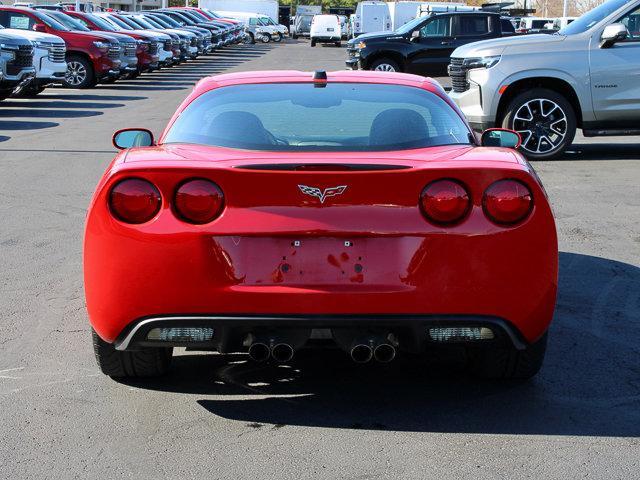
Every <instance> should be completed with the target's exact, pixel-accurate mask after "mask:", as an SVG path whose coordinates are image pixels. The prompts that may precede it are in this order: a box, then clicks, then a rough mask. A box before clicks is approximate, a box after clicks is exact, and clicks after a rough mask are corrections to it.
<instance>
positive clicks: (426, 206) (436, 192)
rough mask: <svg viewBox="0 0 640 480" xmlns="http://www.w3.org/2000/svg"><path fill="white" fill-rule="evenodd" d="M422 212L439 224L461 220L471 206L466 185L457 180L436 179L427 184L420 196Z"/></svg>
mask: <svg viewBox="0 0 640 480" xmlns="http://www.w3.org/2000/svg"><path fill="white" fill-rule="evenodd" d="M420 206H421V208H422V213H423V214H424V216H425V217H427V219H428V220H430V221H431V222H433V223H437V224H443V225H447V224H453V223H458V222H459V221H461V220H462V219H463V218H464V217H465V216H466V215H467V213H468V212H469V209H470V208H471V199H470V197H469V194H468V193H467V190H466V189H465V187H464V186H463V185H462V184H461V183H459V182H457V181H455V180H447V179H445V180H436V181H434V182H431V183H430V184H429V185H427V186H426V187H425V188H424V190H423V191H422V195H421V196H420Z"/></svg>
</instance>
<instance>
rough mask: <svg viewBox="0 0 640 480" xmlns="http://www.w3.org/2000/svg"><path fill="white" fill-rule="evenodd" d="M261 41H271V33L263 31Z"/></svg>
mask: <svg viewBox="0 0 640 480" xmlns="http://www.w3.org/2000/svg"><path fill="white" fill-rule="evenodd" d="M261 41H262V43H269V42H270V41H271V35H270V34H269V33H263V34H262V37H261Z"/></svg>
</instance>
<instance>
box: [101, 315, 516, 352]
mask: <svg viewBox="0 0 640 480" xmlns="http://www.w3.org/2000/svg"><path fill="white" fill-rule="evenodd" d="M438 327H440V328H442V327H445V328H451V327H468V328H473V327H485V328H489V329H490V330H491V331H492V332H493V333H494V335H495V338H493V339H490V340H476V341H471V340H467V341H461V340H458V341H454V342H437V341H435V340H433V338H432V337H431V336H430V334H429V329H430V328H438ZM154 328H211V329H213V338H212V339H211V340H208V341H169V342H168V341H158V340H149V339H147V335H148V334H149V332H150V331H151V330H153V329H154ZM261 331H264V332H268V331H277V332H278V334H280V335H283V336H288V335H287V332H293V331H295V332H296V336H300V335H301V336H302V339H301V341H300V342H299V343H300V344H301V345H304V344H305V343H306V342H307V341H308V340H310V339H314V338H318V337H321V338H322V339H325V340H328V339H332V338H336V337H340V335H341V333H340V332H355V331H363V332H374V331H380V332H392V333H393V334H394V336H395V337H396V338H398V340H399V345H400V346H401V347H400V348H401V349H402V350H405V351H409V352H413V353H419V352H422V351H424V350H425V349H426V348H428V347H429V346H430V345H443V344H447V345H452V344H469V343H473V344H475V345H480V344H484V345H486V344H489V343H494V344H495V343H496V342H500V343H505V342H506V343H508V344H510V345H512V346H514V347H515V348H517V349H519V350H522V349H524V348H526V346H527V341H526V340H525V339H524V338H523V337H522V336H521V335H520V333H519V332H518V330H517V329H516V328H514V327H513V325H511V324H510V323H509V322H507V321H505V320H503V319H500V318H495V317H482V316H471V315H469V316H446V315H424V316H420V315H366V316H365V315H313V316H293V315H289V316H268V315H251V316H239V315H237V316H225V315H173V316H171V315H170V316H154V317H149V318H142V319H139V320H137V321H135V322H132V323H131V324H130V325H129V326H128V327H127V328H126V329H125V330H124V331H123V332H122V333H121V334H120V335H119V336H118V338H117V339H116V341H115V342H114V345H115V347H116V349H117V350H135V349H137V348H140V347H150V346H151V347H153V346H173V347H193V348H215V349H216V350H218V351H219V352H232V351H238V350H241V349H242V342H243V339H244V338H246V336H247V335H248V334H253V335H256V334H258V335H260V332H261Z"/></svg>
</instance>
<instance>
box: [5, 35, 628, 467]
mask: <svg viewBox="0 0 640 480" xmlns="http://www.w3.org/2000/svg"><path fill="white" fill-rule="evenodd" d="M345 56H346V55H345V51H344V49H339V48H336V47H329V46H327V47H323V46H318V47H315V48H311V47H310V46H309V44H308V42H305V41H293V40H290V41H288V42H287V43H286V44H282V45H274V44H268V45H255V46H237V47H233V48H228V49H225V50H224V51H221V52H218V53H216V54H214V55H213V56H211V57H205V58H202V59H198V60H197V61H195V62H190V63H188V64H185V65H182V66H178V67H174V68H172V69H168V70H167V71H160V72H156V73H153V74H147V75H143V76H142V77H141V78H140V79H138V80H132V81H125V82H118V83H116V84H114V85H105V86H99V87H98V88H96V89H93V90H86V91H73V90H65V89H61V88H56V89H48V90H47V91H46V92H45V93H43V94H42V95H39V96H38V97H37V98H36V99H29V100H27V99H20V100H8V101H6V102H2V103H1V104H0V271H1V276H0V312H2V317H1V318H2V322H1V324H0V325H1V326H2V329H1V330H0V412H1V413H0V432H2V434H1V435H0V478H19V479H27V478H37V479H40V478H65V479H66V478H83V479H84V478H154V479H164V478H167V479H176V478H212V479H216V478H220V479H223V478H224V479H240V478H253V479H255V478H258V479H271V478H273V479H307V478H309V479H311V478H314V479H315V478H345V479H379V478H402V479H405V478H406V479H425V478H438V479H440V478H455V479H460V478H474V479H476V478H509V479H518V478H558V479H567V478H606V479H631V478H640V142H639V139H638V137H635V138H633V137H628V138H605V139H585V138H583V137H581V136H578V137H577V138H576V144H575V145H574V146H573V147H572V148H571V151H570V152H568V153H567V154H566V155H565V156H564V157H563V158H562V159H561V160H557V161H551V162H537V163H535V165H534V166H535V168H536V170H537V171H538V173H539V174H540V176H541V177H542V180H543V182H544V184H545V186H546V188H547V192H548V194H549V197H550V199H551V203H552V204H553V208H554V210H555V214H556V217H557V224H558V231H559V246H560V251H561V254H560V289H559V298H558V306H557V310H556V315H555V319H554V323H553V325H552V327H551V333H550V343H549V350H548V354H547V358H546V361H545V364H544V366H543V368H542V370H541V372H540V374H539V375H538V376H537V377H536V378H535V379H533V380H532V381H529V382H524V383H522V382H520V383H507V384H505V383H492V382H479V381H476V380H473V379H470V378H468V377H466V376H465V375H464V374H462V373H460V372H459V371H458V370H457V369H456V366H455V365H438V364H429V365H428V366H425V365H423V364H421V363H420V364H418V363H416V362H414V361H412V360H409V359H402V358H399V359H398V360H397V361H396V362H394V363H392V364H390V365H388V366H385V367H384V368H382V367H366V368H362V367H359V366H356V365H354V364H352V363H351V362H350V361H349V360H347V359H346V358H345V357H344V355H342V354H330V353H327V354H323V355H322V356H321V357H316V356H314V355H313V354H307V355H302V356H301V358H299V359H298V360H297V361H296V362H294V363H293V364H292V365H290V366H281V367H267V366H262V365H255V364H251V363H248V362H247V361H246V357H245V356H244V355H218V354H210V353H204V354H203V353H194V352H188V351H185V350H179V351H177V352H176V355H177V357H176V358H175V362H174V364H173V366H172V369H171V373H170V375H169V376H168V377H167V378H163V379H159V380H153V381H129V382H116V381H114V380H111V379H110V378H108V377H104V376H103V375H101V374H100V373H99V372H98V369H97V367H96V365H95V361H94V358H93V352H92V348H91V342H90V333H89V332H90V330H89V325H88V322H87V314H86V310H85V306H84V296H83V281H82V229H83V223H84V218H85V212H86V209H87V206H88V203H89V200H90V196H91V194H92V191H93V189H94V187H95V185H96V183H97V181H98V179H99V178H100V176H101V174H102V172H103V171H104V169H105V168H106V166H107V165H108V164H109V162H110V160H111V158H112V157H113V155H114V149H113V147H112V146H111V135H112V133H113V132H114V131H115V130H117V129H119V128H123V127H136V126H142V127H148V128H150V129H152V130H153V131H154V132H156V133H159V132H160V131H161V130H162V128H163V127H164V125H165V124H166V122H167V120H168V119H169V117H170V115H171V114H172V113H173V111H174V110H175V107H176V106H177V105H178V104H179V103H180V102H181V101H182V99H183V98H184V97H185V96H186V95H187V94H188V92H189V91H190V89H191V87H192V85H193V84H194V83H195V82H196V81H197V80H198V79H199V78H201V77H203V76H206V75H211V74H216V73H221V72H230V71H242V70H263V69H264V70H266V69H302V70H314V69H319V68H322V69H326V70H335V69H342V68H343V65H344V58H345ZM444 80H446V79H444ZM522 281H523V282H526V281H527V279H526V278H523V279H522Z"/></svg>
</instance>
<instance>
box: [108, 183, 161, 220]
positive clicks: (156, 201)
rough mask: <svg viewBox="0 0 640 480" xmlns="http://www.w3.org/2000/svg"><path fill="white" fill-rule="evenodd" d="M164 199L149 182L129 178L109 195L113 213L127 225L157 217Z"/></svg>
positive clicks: (117, 185) (116, 186)
mask: <svg viewBox="0 0 640 480" xmlns="http://www.w3.org/2000/svg"><path fill="white" fill-rule="evenodd" d="M161 204H162V199H161V197H160V192H159V191H158V189H157V188H156V187H155V186H154V185H153V184H152V183H151V182H148V181H147V180H142V179H141V178H128V179H126V180H122V181H120V182H118V183H117V184H116V185H115V186H114V187H113V188H112V189H111V193H110V194H109V207H110V209H111V213H112V214H113V216H114V217H116V218H117V219H118V220H121V221H123V222H126V223H144V222H148V221H149V220H151V219H152V218H153V217H155V216H156V214H157V213H158V211H159V210H160V205H161Z"/></svg>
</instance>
